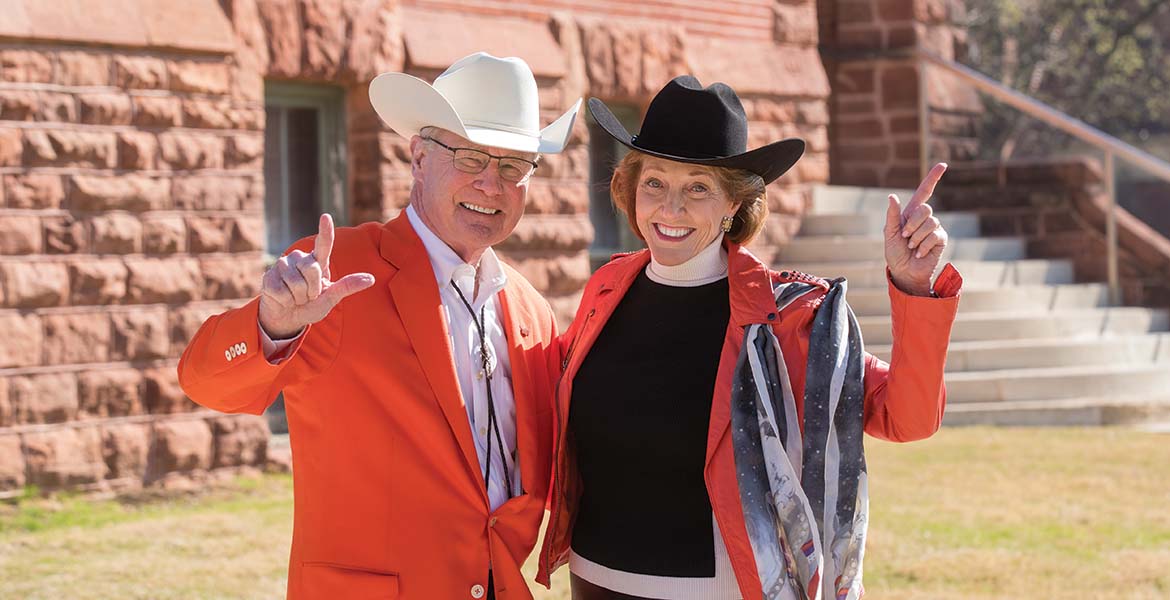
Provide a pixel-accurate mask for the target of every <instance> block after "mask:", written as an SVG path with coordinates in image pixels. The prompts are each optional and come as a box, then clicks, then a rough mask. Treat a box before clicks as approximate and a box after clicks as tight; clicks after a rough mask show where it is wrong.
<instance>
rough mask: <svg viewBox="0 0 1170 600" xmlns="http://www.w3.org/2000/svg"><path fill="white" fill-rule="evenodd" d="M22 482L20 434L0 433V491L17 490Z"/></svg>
mask: <svg viewBox="0 0 1170 600" xmlns="http://www.w3.org/2000/svg"><path fill="white" fill-rule="evenodd" d="M24 484H25V479H24V451H23V450H22V449H21V445H20V436H19V435H16V434H6V435H0V492H8V491H11V490H19V489H21V488H23V487H24Z"/></svg>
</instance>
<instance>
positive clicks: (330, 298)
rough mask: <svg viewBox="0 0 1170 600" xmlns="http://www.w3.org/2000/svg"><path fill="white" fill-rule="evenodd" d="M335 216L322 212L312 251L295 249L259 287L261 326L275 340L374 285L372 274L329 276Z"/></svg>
mask: <svg viewBox="0 0 1170 600" xmlns="http://www.w3.org/2000/svg"><path fill="white" fill-rule="evenodd" d="M332 253H333V218H332V217H330V216H329V215H328V214H323V215H321V220H320V222H319V223H318V225H317V238H316V241H315V242H314V245H313V252H311V253H308V254H306V253H304V252H301V251H300V250H293V251H292V252H289V253H288V254H286V255H285V256H282V257H280V260H278V261H276V264H274V265H272V268H270V269H268V271H267V272H266V273H264V280H263V282H262V283H261V289H260V326H261V327H263V328H264V332H265V333H267V334H268V335H269V337H272V338H274V339H284V338H290V337H293V336H295V335H297V334H299V333H300V331H301V330H302V329H304V328H305V326H307V325H309V324H311V323H316V322H317V321H320V320H321V319H324V318H325V315H328V314H329V311H331V310H333V307H334V306H337V304H338V303H339V302H341V301H342V300H343V299H344V298H345V297H346V296H349V295H351V294H356V293H357V292H360V291H362V290H364V289H366V288H368V287H370V286H371V285H374V276H373V275H371V274H369V273H351V274H349V275H346V276H345V277H342V278H341V279H339V280H337V281H331V280H330V278H329V255H330V254H332Z"/></svg>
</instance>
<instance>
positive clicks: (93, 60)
mask: <svg viewBox="0 0 1170 600" xmlns="http://www.w3.org/2000/svg"><path fill="white" fill-rule="evenodd" d="M56 75H57V76H56V80H57V83H59V84H61V85H69V86H106V85H110V56H109V55H108V54H106V53H104V52H59V53H57V74H56Z"/></svg>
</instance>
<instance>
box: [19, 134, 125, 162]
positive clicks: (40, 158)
mask: <svg viewBox="0 0 1170 600" xmlns="http://www.w3.org/2000/svg"><path fill="white" fill-rule="evenodd" d="M116 140H117V138H116V135H115V134H114V133H112V132H109V133H107V132H95V131H46V130H41V129H36V130H29V131H26V132H25V134H24V142H25V143H24V159H25V162H26V163H27V164H28V165H29V166H34V167H35V166H49V167H91V168H96V169H112V168H114V167H115V166H116V165H117V163H118V152H117V143H116Z"/></svg>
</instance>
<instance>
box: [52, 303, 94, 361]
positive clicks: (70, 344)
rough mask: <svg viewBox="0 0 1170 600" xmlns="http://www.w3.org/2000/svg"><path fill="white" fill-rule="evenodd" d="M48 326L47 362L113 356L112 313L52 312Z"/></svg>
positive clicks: (90, 359)
mask: <svg viewBox="0 0 1170 600" xmlns="http://www.w3.org/2000/svg"><path fill="white" fill-rule="evenodd" d="M42 320H43V321H44V326H45V341H44V352H45V364H47V365H70V364H78V363H93V362H106V361H108V360H109V358H110V317H109V315H107V314H106V313H104V312H93V313H75V314H50V315H45V316H44V317H42Z"/></svg>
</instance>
